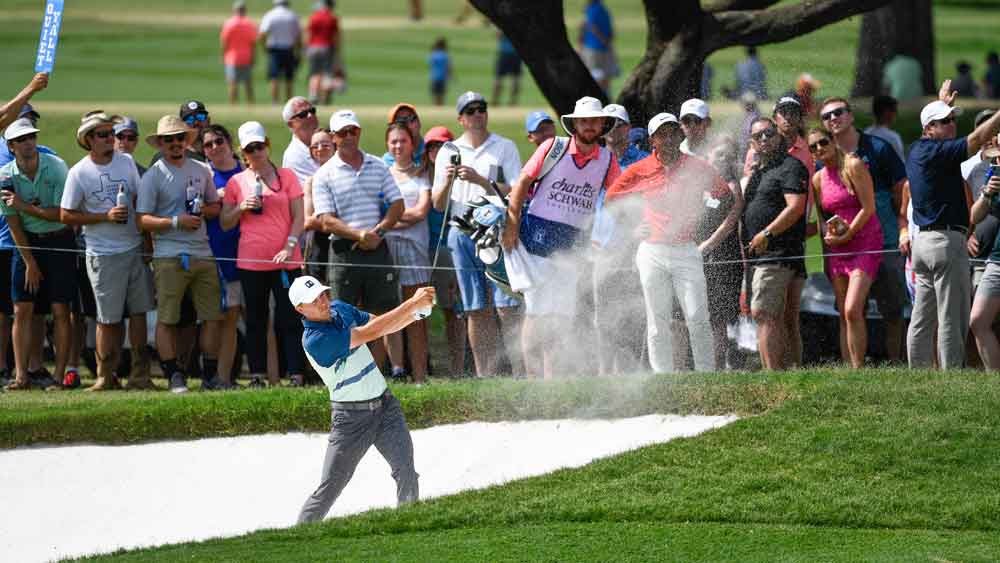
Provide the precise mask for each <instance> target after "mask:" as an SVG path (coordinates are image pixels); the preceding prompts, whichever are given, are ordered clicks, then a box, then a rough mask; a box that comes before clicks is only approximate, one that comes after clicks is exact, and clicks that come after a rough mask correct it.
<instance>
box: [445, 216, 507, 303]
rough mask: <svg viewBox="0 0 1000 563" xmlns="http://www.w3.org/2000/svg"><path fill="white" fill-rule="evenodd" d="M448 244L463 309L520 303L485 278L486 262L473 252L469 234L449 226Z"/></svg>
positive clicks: (473, 245)
mask: <svg viewBox="0 0 1000 563" xmlns="http://www.w3.org/2000/svg"><path fill="white" fill-rule="evenodd" d="M448 248H449V249H451V260H452V262H453V263H454V264H455V268H456V272H455V275H456V276H458V289H459V292H460V293H461V296H462V310H463V311H465V312H470V311H480V310H482V309H486V308H487V307H491V306H492V307H516V306H518V305H520V303H519V302H518V300H517V299H516V298H514V297H511V296H510V295H507V294H506V293H504V291H503V290H502V289H500V287H499V286H497V285H496V284H495V283H493V282H492V281H490V280H489V279H487V278H486V274H485V273H484V271H485V269H486V265H485V264H483V261H482V260H480V259H479V258H478V257H477V256H476V245H475V243H473V242H472V239H470V238H469V237H468V235H464V234H462V233H460V232H459V231H458V229H449V230H448Z"/></svg>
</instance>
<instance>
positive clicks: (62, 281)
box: [0, 117, 77, 389]
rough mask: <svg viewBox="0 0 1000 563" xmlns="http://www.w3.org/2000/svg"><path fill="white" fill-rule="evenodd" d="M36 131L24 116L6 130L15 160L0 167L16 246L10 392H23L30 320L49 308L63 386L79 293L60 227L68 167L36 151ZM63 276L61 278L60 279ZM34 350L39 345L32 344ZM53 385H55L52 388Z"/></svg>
mask: <svg viewBox="0 0 1000 563" xmlns="http://www.w3.org/2000/svg"><path fill="white" fill-rule="evenodd" d="M38 133H39V130H38V129H37V128H36V127H35V126H34V125H32V123H31V120H30V119H28V118H26V117H23V118H21V119H18V120H17V121H15V122H14V123H12V124H11V125H10V126H9V127H7V129H6V130H5V131H4V141H5V142H6V144H7V148H8V149H9V150H10V151H11V153H13V154H14V161H13V162H9V163H7V164H6V165H4V166H3V167H2V168H0V210H2V211H3V214H4V215H5V216H6V218H7V223H8V225H9V226H10V233H11V235H13V237H14V242H15V243H16V244H17V246H18V247H19V248H18V250H17V251H16V252H15V253H14V259H13V263H12V266H11V270H12V271H11V279H10V283H11V288H10V291H11V294H12V298H13V301H14V330H13V338H14V360H15V363H16V365H17V373H16V376H15V380H14V382H13V383H11V384H10V385H9V386H8V387H7V388H8V389H27V388H29V387H30V385H31V383H30V382H29V379H28V375H29V374H28V363H29V356H30V355H31V350H32V344H33V342H32V341H33V338H32V330H31V326H32V315H33V314H35V313H41V314H45V313H47V312H48V311H49V308H50V307H51V312H52V317H53V319H54V322H55V324H56V331H55V335H56V347H55V348H56V362H55V373H54V374H53V375H54V376H55V377H56V380H57V381H62V380H63V376H64V375H65V374H64V373H63V372H64V371H65V369H66V362H67V360H68V358H69V348H70V342H71V336H70V324H69V306H70V304H71V303H72V302H73V300H74V298H75V297H76V293H77V286H76V276H75V275H72V276H66V275H65V272H75V271H76V257H75V255H74V254H73V253H72V252H67V251H68V250H75V249H76V237H75V236H74V235H73V230H72V229H69V228H67V227H66V225H63V224H62V223H60V222H59V202H60V200H61V199H62V194H63V188H64V186H65V184H66V174H67V168H66V163H65V162H63V161H62V159H60V158H59V157H57V156H53V155H50V154H45V153H42V152H40V151H39V150H38ZM61 274H62V275H61ZM35 344H36V345H40V344H38V343H35ZM56 385H57V384H56Z"/></svg>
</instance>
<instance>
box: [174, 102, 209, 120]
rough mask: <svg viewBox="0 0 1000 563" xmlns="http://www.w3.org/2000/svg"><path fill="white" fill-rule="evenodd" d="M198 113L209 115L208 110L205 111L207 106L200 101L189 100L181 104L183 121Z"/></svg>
mask: <svg viewBox="0 0 1000 563" xmlns="http://www.w3.org/2000/svg"><path fill="white" fill-rule="evenodd" d="M197 113H208V110H207V109H205V104H203V103H201V102H199V101H198V100H188V101H186V102H184V103H183V104H181V111H180V116H181V119H184V118H185V117H187V116H189V115H194V114H197Z"/></svg>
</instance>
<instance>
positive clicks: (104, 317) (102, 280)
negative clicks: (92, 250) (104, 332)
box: [84, 249, 155, 325]
mask: <svg viewBox="0 0 1000 563" xmlns="http://www.w3.org/2000/svg"><path fill="white" fill-rule="evenodd" d="M86 259H87V275H88V276H89V278H90V285H91V287H93V291H94V293H93V295H94V301H95V303H96V312H97V315H96V316H97V322H99V323H101V324H106V325H110V324H117V323H119V322H121V320H122V318H124V316H125V311H126V310H127V311H128V314H129V315H139V314H144V313H146V312H147V311H152V310H153V307H155V300H154V297H153V276H152V274H151V273H150V271H149V267H148V266H147V265H146V264H145V262H143V260H142V254H141V249H135V250H130V251H128V252H122V253H121V254H111V255H106V256H87V257H86ZM84 311H86V307H84Z"/></svg>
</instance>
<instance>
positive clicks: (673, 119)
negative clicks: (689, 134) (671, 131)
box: [646, 113, 680, 137]
mask: <svg viewBox="0 0 1000 563" xmlns="http://www.w3.org/2000/svg"><path fill="white" fill-rule="evenodd" d="M665 123H673V124H675V125H677V126H678V127H679V126H680V122H679V121H677V116H675V115H674V114H672V113H658V114H656V115H654V116H653V118H652V119H650V120H649V126H648V127H647V128H646V130H647V131H649V136H650V137H652V136H653V135H654V134H656V130H657V129H659V128H660V127H662V126H663V125H664V124H665Z"/></svg>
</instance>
